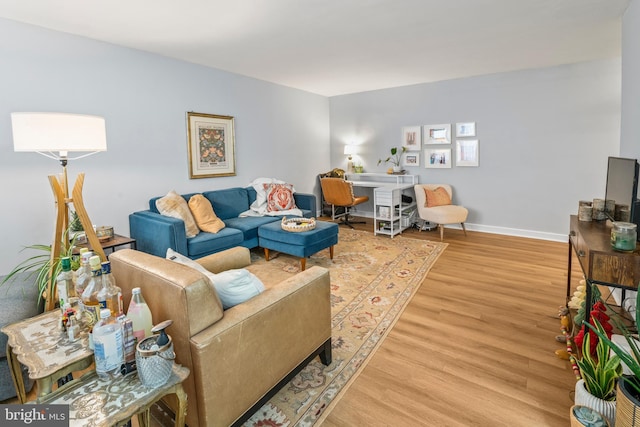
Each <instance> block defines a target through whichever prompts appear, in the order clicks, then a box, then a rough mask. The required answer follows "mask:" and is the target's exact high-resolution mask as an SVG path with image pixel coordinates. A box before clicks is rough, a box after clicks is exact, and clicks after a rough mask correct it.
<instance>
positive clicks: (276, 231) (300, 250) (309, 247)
mask: <svg viewBox="0 0 640 427" xmlns="http://www.w3.org/2000/svg"><path fill="white" fill-rule="evenodd" d="M336 243H338V224H335V223H333V222H325V221H316V228H314V229H313V230H310V231H302V232H291V231H285V230H283V229H282V227H281V226H280V222H279V221H277V222H272V223H270V224H265V225H261V226H260V228H258V245H259V246H260V247H261V248H263V249H264V256H265V258H266V260H267V261H269V250H274V251H278V252H282V253H285V254H289V255H293V256H296V257H299V258H300V269H301V270H302V271H304V269H305V268H306V258H307V257H309V256H311V255H313V254H315V253H316V252H320V251H321V250H323V249H326V248H329V256H330V257H331V259H333V245H335V244H336Z"/></svg>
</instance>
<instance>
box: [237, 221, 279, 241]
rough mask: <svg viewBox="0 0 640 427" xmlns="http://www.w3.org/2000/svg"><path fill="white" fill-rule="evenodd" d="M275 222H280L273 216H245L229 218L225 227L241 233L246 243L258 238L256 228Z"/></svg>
mask: <svg viewBox="0 0 640 427" xmlns="http://www.w3.org/2000/svg"><path fill="white" fill-rule="evenodd" d="M275 221H280V218H278V217H274V216H246V217H241V218H229V219H227V220H226V221H225V223H226V224H227V227H230V228H235V229H238V230H240V231H242V235H243V239H244V240H245V241H246V240H251V239H254V238H257V237H258V227H260V226H261V225H264V224H269V223H272V222H275Z"/></svg>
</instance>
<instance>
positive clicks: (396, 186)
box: [345, 173, 418, 238]
mask: <svg viewBox="0 0 640 427" xmlns="http://www.w3.org/2000/svg"><path fill="white" fill-rule="evenodd" d="M345 179H347V180H349V181H350V182H351V183H352V184H353V186H354V187H364V188H373V205H374V212H373V233H374V234H376V235H377V234H385V235H388V236H391V238H393V236H395V235H396V234H399V233H402V231H403V230H405V229H406V228H408V227H410V226H411V224H412V221H413V217H414V216H415V210H416V208H415V207H416V202H415V194H414V192H413V186H414V185H415V183H417V182H418V175H391V174H384V173H357V174H347V175H345ZM404 192H409V193H411V195H412V198H413V201H412V202H411V203H403V202H402V194H403V193H404Z"/></svg>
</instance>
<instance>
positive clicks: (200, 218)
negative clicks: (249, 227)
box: [189, 194, 225, 233]
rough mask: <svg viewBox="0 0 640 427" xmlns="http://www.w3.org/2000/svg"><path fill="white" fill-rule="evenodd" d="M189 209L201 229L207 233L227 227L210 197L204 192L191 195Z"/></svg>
mask: <svg viewBox="0 0 640 427" xmlns="http://www.w3.org/2000/svg"><path fill="white" fill-rule="evenodd" d="M189 209H190V210H191V214H192V215H193V218H194V219H195V221H196V224H197V225H198V228H200V230H202V231H206V232H207V233H217V232H218V231H220V230H222V229H223V228H224V227H225V224H224V222H223V221H222V220H221V219H220V218H218V216H217V215H216V213H215V212H214V210H213V206H211V202H210V201H209V199H207V198H206V197H204V196H203V195H202V194H196V195H195V196H191V198H190V199H189Z"/></svg>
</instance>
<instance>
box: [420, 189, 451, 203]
mask: <svg viewBox="0 0 640 427" xmlns="http://www.w3.org/2000/svg"><path fill="white" fill-rule="evenodd" d="M424 192H425V195H426V196H427V202H426V203H425V206H426V207H428V208H433V207H435V206H446V205H450V204H451V197H449V193H447V190H445V189H444V188H443V187H438V188H436V189H435V190H429V189H427V188H425V189H424Z"/></svg>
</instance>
